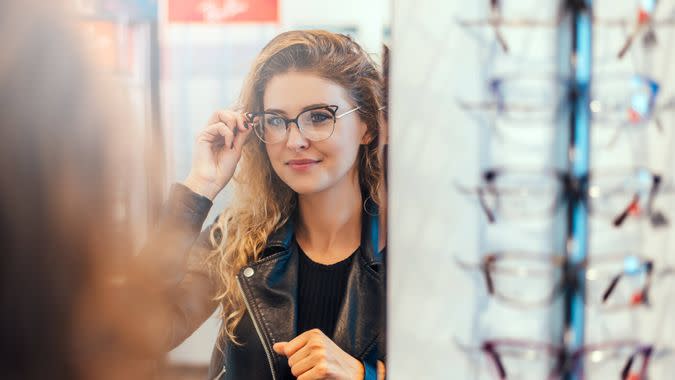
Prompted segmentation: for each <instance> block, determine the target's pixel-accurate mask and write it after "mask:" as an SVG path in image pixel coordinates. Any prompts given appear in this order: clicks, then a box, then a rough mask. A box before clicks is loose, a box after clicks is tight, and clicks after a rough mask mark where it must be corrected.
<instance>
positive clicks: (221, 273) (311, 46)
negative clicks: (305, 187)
mask: <svg viewBox="0 0 675 380" xmlns="http://www.w3.org/2000/svg"><path fill="white" fill-rule="evenodd" d="M289 71H299V72H309V73H312V74H315V75H318V76H320V77H322V78H326V79H329V80H331V81H333V82H335V83H337V84H339V85H341V86H342V87H344V88H345V89H346V90H347V92H348V94H349V96H350V98H351V99H352V100H353V101H354V103H355V104H356V105H357V106H359V107H360V109H359V111H358V113H359V116H360V118H361V120H363V121H364V122H365V124H366V125H367V134H368V135H369V136H370V137H372V139H371V140H370V141H371V142H370V143H369V144H367V145H362V146H361V147H360V149H359V154H358V158H357V160H358V176H359V184H360V186H361V191H362V192H363V193H364V194H365V196H366V197H368V198H371V199H372V200H373V201H374V202H375V203H376V204H378V205H379V204H381V203H382V202H381V201H382V200H381V199H380V198H381V197H382V196H381V186H382V177H383V170H382V169H383V168H382V162H381V158H380V156H379V154H378V140H379V139H378V137H379V131H380V129H381V127H382V124H383V120H384V114H383V107H384V104H383V102H384V90H383V79H382V74H381V72H380V69H379V67H378V65H377V64H375V62H374V61H373V60H372V59H371V58H370V56H369V55H368V54H367V53H366V52H365V51H364V50H363V49H362V48H361V47H360V46H359V45H358V44H357V43H356V42H354V41H353V40H352V39H351V38H350V37H348V36H345V35H341V34H335V33H331V32H327V31H321V30H309V31H291V32H286V33H282V34H280V35H278V36H277V37H275V38H274V39H273V40H272V41H270V42H269V43H268V44H267V45H266V46H265V47H264V48H263V50H262V52H261V53H260V54H259V55H258V57H257V59H256V60H255V62H254V63H253V67H252V69H251V71H250V73H249V75H248V77H247V79H246V81H245V83H244V86H243V89H242V92H241V96H240V104H239V106H240V108H241V110H242V111H258V110H261V109H262V108H263V95H264V91H265V87H266V85H267V83H268V82H269V80H270V79H271V78H272V77H274V76H275V75H278V74H282V73H285V72H289ZM296 206H297V194H296V193H295V192H294V191H293V190H292V189H291V188H290V187H289V186H287V185H286V184H285V183H284V182H283V181H282V180H281V179H280V178H279V177H278V176H277V175H276V173H275V172H274V170H273V169H272V165H271V163H270V161H269V157H267V152H266V150H265V146H264V144H263V143H262V142H261V141H259V140H258V139H255V138H251V139H249V141H248V142H247V143H246V145H245V146H244V148H243V153H242V160H241V163H240V169H239V171H238V172H237V175H236V176H235V192H234V198H233V200H232V203H231V206H230V207H229V208H228V209H226V210H225V211H224V212H223V213H222V214H221V215H220V217H219V218H218V221H217V222H216V223H215V224H214V225H213V227H212V229H211V236H210V239H211V244H212V245H213V247H215V248H214V249H213V251H212V252H211V254H210V255H209V256H208V258H207V265H208V267H209V270H210V271H211V274H212V275H213V276H214V278H216V279H218V293H217V295H216V297H215V300H216V301H218V302H219V303H220V304H221V305H222V306H223V308H222V314H221V318H222V321H223V327H222V329H221V335H222V334H225V335H227V337H228V338H229V339H230V340H231V341H232V342H235V343H237V337H236V336H235V329H236V327H237V324H238V323H239V321H241V319H242V317H243V316H244V313H245V312H246V307H245V304H244V301H243V299H242V296H241V294H240V292H239V290H238V285H237V279H236V276H237V273H238V272H239V271H240V270H241V268H243V267H244V266H246V265H247V264H248V263H250V262H252V261H255V260H257V259H258V256H259V255H260V253H261V252H262V251H263V249H264V248H265V245H266V243H267V240H268V237H269V236H270V234H271V233H272V232H274V231H275V230H276V229H278V228H279V227H281V226H282V225H283V224H284V223H286V222H287V221H288V219H289V218H290V217H291V215H292V213H293V212H294V210H295V208H296Z"/></svg>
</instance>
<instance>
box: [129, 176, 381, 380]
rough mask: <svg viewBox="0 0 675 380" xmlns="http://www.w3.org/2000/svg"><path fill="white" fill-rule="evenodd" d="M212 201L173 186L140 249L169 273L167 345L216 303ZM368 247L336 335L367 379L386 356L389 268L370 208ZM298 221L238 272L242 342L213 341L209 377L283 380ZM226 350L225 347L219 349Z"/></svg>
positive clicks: (293, 319)
mask: <svg viewBox="0 0 675 380" xmlns="http://www.w3.org/2000/svg"><path fill="white" fill-rule="evenodd" d="M210 207H211V202H210V201H209V200H208V199H207V198H204V197H201V196H199V195H198V194H195V193H193V192H191V191H190V190H189V189H187V188H186V187H184V186H182V185H176V186H174V188H173V190H172V194H171V197H170V200H169V202H168V204H167V206H166V208H165V212H164V216H163V218H162V220H161V221H160V224H159V228H158V230H157V231H156V233H154V234H153V237H152V238H151V240H150V242H149V243H148V245H147V246H146V248H145V249H144V252H143V253H142V254H141V255H140V256H141V258H142V259H143V260H144V261H145V262H146V263H147V265H152V267H153V268H154V270H155V271H156V272H157V273H158V276H159V277H160V278H162V279H163V280H162V281H163V282H164V283H163V284H162V287H163V289H164V290H165V291H166V292H167V294H169V297H168V298H167V299H169V300H170V302H171V304H172V306H173V308H172V310H173V313H172V316H171V327H170V330H171V331H170V333H171V334H170V337H169V338H168V344H167V348H173V347H174V346H176V345H178V344H180V343H181V342H182V341H183V340H184V339H185V338H187V337H188V336H189V335H190V334H192V332H194V330H195V329H196V328H198V327H199V325H201V324H202V323H203V322H204V321H205V320H206V318H208V317H209V316H210V315H211V314H212V313H213V311H214V310H215V308H216V307H217V304H215V303H214V302H213V301H212V298H213V296H214V295H215V292H216V286H215V284H214V282H215V281H216V279H211V278H210V276H209V275H208V272H207V271H206V270H205V268H204V266H203V258H204V255H205V254H207V253H208V252H209V250H210V243H209V239H208V235H209V232H208V229H206V230H205V231H204V232H202V233H201V235H200V234H199V230H200V228H201V225H202V224H203V222H204V219H205V218H206V215H207V214H208V211H209V209H210ZM362 226H363V228H362V239H361V249H359V250H358V253H357V256H355V258H354V260H352V267H351V270H350V273H349V279H348V282H347V289H346V293H345V297H344V301H343V304H342V306H341V308H340V312H339V317H338V321H337V324H336V327H335V333H334V335H333V336H332V337H331V338H332V340H333V341H334V342H335V343H336V344H337V345H338V346H339V347H340V348H342V349H343V350H344V351H345V352H347V353H348V354H350V355H352V356H353V357H355V358H357V359H359V360H361V361H362V362H363V364H364V366H365V368H366V377H365V378H366V379H367V380H371V379H373V380H374V379H376V371H375V370H376V361H377V360H380V361H383V362H384V361H385V344H384V304H383V303H384V266H383V264H382V258H383V255H384V253H385V251H386V250H383V251H382V252H378V249H377V247H378V233H379V230H378V229H379V222H378V217H377V216H372V215H368V214H366V213H364V214H363V223H362ZM294 231H295V229H294V223H293V222H292V221H291V222H289V223H287V224H286V225H284V226H283V227H282V228H280V229H279V230H277V231H275V232H274V233H273V234H272V235H271V236H270V238H269V239H268V243H267V246H266V248H265V249H264V251H263V252H262V254H261V256H260V258H259V259H258V260H257V261H256V262H252V263H249V264H248V265H247V266H246V267H244V268H242V269H241V271H240V272H239V274H238V276H237V282H238V285H239V289H240V291H241V292H242V294H243V296H244V300H245V303H246V307H247V313H246V314H245V316H244V318H243V319H242V321H241V322H240V323H239V325H238V326H237V329H236V335H237V337H238V338H239V340H240V341H241V343H242V344H241V345H235V344H233V343H232V342H230V341H229V340H228V339H227V338H225V337H221V338H220V341H219V342H218V343H219V344H217V345H216V347H214V350H213V354H212V358H211V365H210V368H209V377H208V378H209V379H214V378H217V379H221V380H226V379H251V380H258V379H260V380H263V379H265V380H267V379H272V380H279V379H282V378H283V374H285V373H289V371H290V370H289V368H288V363H287V359H286V358H285V357H283V356H281V355H278V354H276V353H275V352H274V350H272V345H273V344H274V343H276V342H280V341H289V340H291V339H293V338H294V337H295V336H297V328H296V323H297V305H296V300H297V272H298V257H299V256H298V248H297V244H296V243H295V239H294ZM219 347H220V348H222V350H221V349H220V348H219Z"/></svg>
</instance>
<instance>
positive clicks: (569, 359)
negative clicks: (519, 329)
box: [455, 339, 672, 380]
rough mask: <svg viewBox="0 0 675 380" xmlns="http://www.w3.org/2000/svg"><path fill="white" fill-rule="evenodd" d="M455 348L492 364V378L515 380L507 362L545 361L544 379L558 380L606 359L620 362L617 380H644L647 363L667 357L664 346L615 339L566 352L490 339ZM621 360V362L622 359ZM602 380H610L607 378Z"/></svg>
mask: <svg viewBox="0 0 675 380" xmlns="http://www.w3.org/2000/svg"><path fill="white" fill-rule="evenodd" d="M455 345H456V346H457V347H458V348H459V349H460V350H462V351H463V352H464V353H465V354H467V355H471V354H474V353H482V354H483V355H485V358H486V359H487V360H488V361H489V362H490V363H491V364H492V367H493V369H494V372H495V378H496V379H499V380H515V378H514V377H513V373H512V371H510V368H508V366H507V360H509V359H514V360H519V361H525V362H529V363H534V362H539V364H542V363H541V361H542V360H547V362H548V363H549V365H548V366H547V369H548V371H547V372H548V374H547V377H546V379H547V380H559V379H562V374H563V373H566V372H572V373H575V372H577V371H578V368H579V367H580V366H579V364H580V363H581V362H583V363H584V365H585V366H588V364H590V365H592V364H602V363H606V362H608V361H610V360H616V359H621V361H620V363H621V364H620V367H618V368H616V371H612V372H614V373H615V374H616V375H617V378H618V379H619V380H641V379H647V378H648V377H647V374H648V370H649V364H650V363H651V361H652V360H654V359H661V358H663V357H665V356H670V355H671V354H672V350H671V349H670V348H668V347H664V348H658V349H657V348H655V347H654V346H653V345H651V344H643V343H641V342H639V341H635V340H617V341H610V342H605V343H598V344H589V345H585V346H583V347H581V348H580V349H578V350H576V351H574V352H572V353H569V354H568V353H566V352H565V350H564V348H562V347H561V346H558V345H554V344H551V343H546V342H540V341H532V340H524V339H523V340H521V339H490V340H485V341H483V342H482V343H481V344H480V345H478V346H467V345H464V344H462V343H460V342H459V341H458V340H457V339H455ZM624 358H625V360H624ZM606 380H613V379H611V378H607V379H606Z"/></svg>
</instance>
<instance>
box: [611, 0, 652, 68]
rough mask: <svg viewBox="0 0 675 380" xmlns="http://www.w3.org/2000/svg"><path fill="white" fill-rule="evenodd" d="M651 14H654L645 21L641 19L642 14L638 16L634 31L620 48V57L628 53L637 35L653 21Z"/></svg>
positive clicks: (618, 56)
mask: <svg viewBox="0 0 675 380" xmlns="http://www.w3.org/2000/svg"><path fill="white" fill-rule="evenodd" d="M656 6H658V3H656V4H655V5H654V8H655V9H656ZM651 16H652V15H651V14H650V15H649V17H648V18H647V19H646V20H644V21H643V20H640V19H639V17H640V16H638V20H637V23H636V24H635V27H634V28H633V31H632V32H631V33H630V34H629V35H628V37H626V41H625V42H624V44H623V46H622V47H621V49H620V50H619V53H618V54H617V58H618V59H622V58H623V57H624V56H625V55H626V53H627V52H628V49H630V47H631V46H632V45H633V41H634V40H635V37H637V35H638V34H639V33H640V31H641V30H642V28H644V27H645V26H648V25H650V24H651V23H652V20H651Z"/></svg>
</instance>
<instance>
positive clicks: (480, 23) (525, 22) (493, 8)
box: [457, 0, 561, 53]
mask: <svg viewBox="0 0 675 380" xmlns="http://www.w3.org/2000/svg"><path fill="white" fill-rule="evenodd" d="M503 5H504V1H503V0H489V7H490V10H489V12H490V14H489V15H488V17H487V18H482V19H466V18H464V17H460V18H458V19H457V23H458V24H459V25H460V26H462V27H466V28H471V27H489V28H491V29H492V30H493V32H494V36H495V40H496V41H497V43H498V44H499V46H500V48H501V49H502V51H503V52H504V53H509V51H510V46H509V43H508V39H507V38H505V36H504V33H503V32H502V28H503V27H516V28H535V27H555V26H556V25H557V24H558V23H559V22H560V19H561V17H559V16H556V17H555V18H553V19H534V18H519V19H506V18H504V17H503V12H502V10H503ZM559 13H560V12H559Z"/></svg>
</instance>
